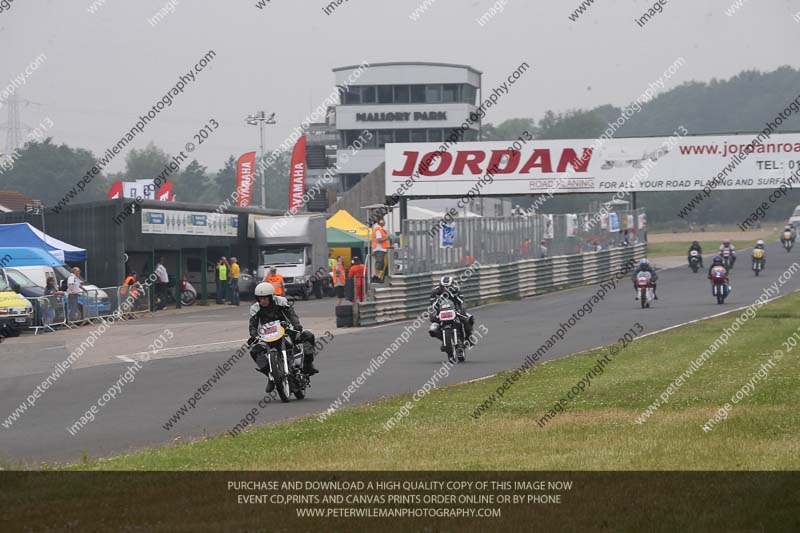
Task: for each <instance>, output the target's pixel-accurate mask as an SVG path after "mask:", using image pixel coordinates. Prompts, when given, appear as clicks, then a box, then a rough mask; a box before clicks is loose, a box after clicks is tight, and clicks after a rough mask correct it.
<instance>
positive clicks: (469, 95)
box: [462, 85, 477, 105]
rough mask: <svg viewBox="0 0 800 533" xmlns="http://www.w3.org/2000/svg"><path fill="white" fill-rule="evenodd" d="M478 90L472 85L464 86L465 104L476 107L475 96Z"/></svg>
mask: <svg viewBox="0 0 800 533" xmlns="http://www.w3.org/2000/svg"><path fill="white" fill-rule="evenodd" d="M476 94H477V90H476V89H475V87H473V86H472V85H464V88H463V90H462V96H463V100H462V101H463V102H464V103H465V104H470V105H475V95H476Z"/></svg>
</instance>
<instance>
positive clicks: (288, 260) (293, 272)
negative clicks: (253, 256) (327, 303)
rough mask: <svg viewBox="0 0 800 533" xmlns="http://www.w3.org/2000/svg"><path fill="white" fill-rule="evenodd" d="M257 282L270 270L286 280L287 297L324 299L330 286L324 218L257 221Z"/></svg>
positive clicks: (308, 216)
mask: <svg viewBox="0 0 800 533" xmlns="http://www.w3.org/2000/svg"><path fill="white" fill-rule="evenodd" d="M255 230H256V243H257V245H258V279H259V280H263V279H264V276H265V275H266V274H267V273H269V270H270V268H273V267H274V268H275V269H276V270H277V271H278V274H280V275H282V276H283V283H284V286H285V287H286V293H287V294H288V295H293V296H300V297H301V298H302V299H304V300H306V299H308V297H309V296H311V295H312V294H313V295H314V296H316V297H317V298H322V296H323V295H324V294H326V293H327V292H328V289H329V287H330V285H331V277H330V273H329V270H328V231H327V228H326V227H325V215H317V214H313V215H295V216H292V217H287V216H282V217H265V218H259V219H257V220H256V221H255Z"/></svg>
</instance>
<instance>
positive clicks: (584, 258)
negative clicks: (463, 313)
mask: <svg viewBox="0 0 800 533" xmlns="http://www.w3.org/2000/svg"><path fill="white" fill-rule="evenodd" d="M646 253H647V244H637V245H635V246H629V247H624V248H612V249H610V250H604V251H601V252H594V253H586V254H581V255H564V256H558V257H548V258H546V259H528V260H524V261H517V262H514V263H508V264H503V265H480V266H478V267H476V268H472V267H463V268H458V269H452V270H443V271H439V272H432V273H427V274H415V275H411V276H394V277H392V278H391V284H390V286H388V287H380V286H376V289H375V300H374V301H370V302H363V303H360V304H357V312H356V316H357V324H358V325H359V326H373V325H375V324H382V323H385V322H394V321H397V320H408V319H413V318H416V317H417V316H419V315H420V313H422V312H423V311H424V310H425V309H426V308H427V306H428V305H429V303H430V300H429V298H430V294H431V290H432V289H433V287H434V286H435V285H436V283H437V282H438V280H439V278H441V277H442V276H444V275H450V276H453V277H454V278H455V279H456V280H458V282H459V287H460V288H461V294H462V296H463V297H464V300H465V301H466V302H467V304H468V305H469V306H471V307H472V306H475V305H481V304H485V303H490V302H493V301H498V300H502V299H517V298H527V297H530V296H535V295H538V294H544V293H546V292H552V291H556V290H560V289H565V288H568V287H576V286H579V285H590V284H593V283H599V282H601V281H605V280H607V279H610V278H612V277H613V276H614V275H615V274H617V273H618V272H620V270H622V269H623V268H624V265H625V264H626V263H627V262H628V261H630V260H638V259H640V258H642V257H644V256H645V255H646ZM631 273H632V270H631ZM628 277H629V276H628Z"/></svg>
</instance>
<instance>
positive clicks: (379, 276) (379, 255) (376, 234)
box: [372, 219, 392, 283]
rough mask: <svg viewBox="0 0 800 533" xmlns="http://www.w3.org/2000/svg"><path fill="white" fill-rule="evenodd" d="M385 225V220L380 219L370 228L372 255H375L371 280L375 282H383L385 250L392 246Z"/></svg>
mask: <svg viewBox="0 0 800 533" xmlns="http://www.w3.org/2000/svg"><path fill="white" fill-rule="evenodd" d="M385 225H386V221H384V220H383V219H380V220H378V222H377V223H376V224H375V226H374V227H373V228H372V255H373V256H374V257H375V272H374V273H373V276H372V280H373V281H374V282H376V283H383V276H384V275H385V274H386V252H388V251H389V248H391V246H392V245H391V242H390V241H389V233H387V232H386V229H385V228H384V226H385Z"/></svg>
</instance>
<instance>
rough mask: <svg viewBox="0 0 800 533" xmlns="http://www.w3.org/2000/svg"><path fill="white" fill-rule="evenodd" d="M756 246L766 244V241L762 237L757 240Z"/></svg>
mask: <svg viewBox="0 0 800 533" xmlns="http://www.w3.org/2000/svg"><path fill="white" fill-rule="evenodd" d="M756 246H764V241H763V240H762V239H758V240H757V241H756Z"/></svg>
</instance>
